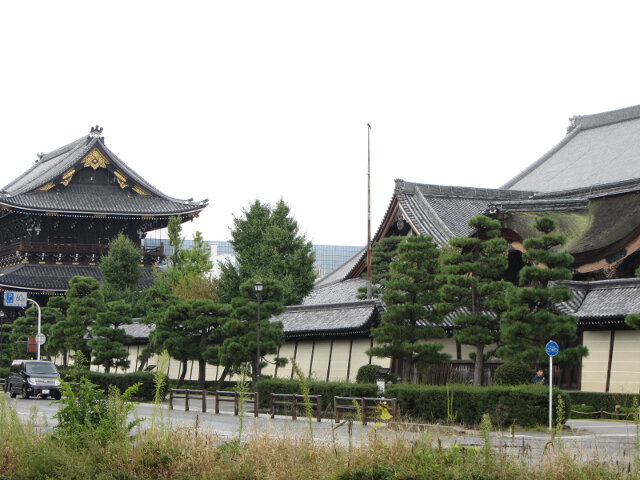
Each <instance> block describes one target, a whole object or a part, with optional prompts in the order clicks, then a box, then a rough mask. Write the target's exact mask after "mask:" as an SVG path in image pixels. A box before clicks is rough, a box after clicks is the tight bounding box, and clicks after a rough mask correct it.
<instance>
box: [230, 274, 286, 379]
mask: <svg viewBox="0 0 640 480" xmlns="http://www.w3.org/2000/svg"><path fill="white" fill-rule="evenodd" d="M256 281H257V280H255V279H249V280H247V281H246V282H244V283H243V284H242V285H240V295H241V296H239V297H236V298H234V299H233V302H232V303H231V305H232V307H233V312H232V314H231V319H230V320H229V321H228V322H227V323H226V324H225V325H224V327H223V334H224V341H223V342H222V346H221V347H220V350H219V356H220V360H221V362H222V364H223V365H225V371H224V372H223V374H222V376H221V379H220V382H222V381H223V380H224V377H225V375H226V374H227V373H228V371H229V370H230V369H234V370H237V369H239V368H240V366H241V365H242V364H245V363H249V364H250V365H251V367H252V372H253V378H254V380H255V375H256V373H257V372H255V371H254V370H255V369H254V368H253V367H254V365H255V359H256V354H257V347H258V345H257V339H256V334H257V324H258V322H257V305H258V303H257V301H256V296H255V295H256V294H255V291H254V285H255V283H256ZM283 311H284V305H283V288H282V285H281V284H280V282H278V281H277V280H273V279H265V280H264V281H263V290H262V302H261V304H260V358H261V359H262V358H264V356H265V355H273V354H276V353H278V348H279V347H280V345H282V344H283V343H284V331H283V329H282V323H281V322H272V321H270V320H269V318H271V317H272V316H273V315H278V314H280V313H282V312H283ZM276 361H279V360H276ZM261 363H262V362H261Z"/></svg>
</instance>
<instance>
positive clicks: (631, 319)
mask: <svg viewBox="0 0 640 480" xmlns="http://www.w3.org/2000/svg"><path fill="white" fill-rule="evenodd" d="M635 274H636V277H640V267H638V268H637V269H636V271H635ZM624 323H626V324H627V325H628V326H629V327H631V328H633V329H635V330H640V313H630V314H629V315H627V316H626V317H625V319H624Z"/></svg>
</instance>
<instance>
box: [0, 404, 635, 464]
mask: <svg viewBox="0 0 640 480" xmlns="http://www.w3.org/2000/svg"><path fill="white" fill-rule="evenodd" d="M6 399H7V400H10V399H9V396H8V395H7V396H6ZM10 401H11V402H14V401H15V406H16V409H17V411H18V414H19V415H20V417H21V418H22V419H23V420H25V421H27V420H28V419H29V418H31V419H32V420H34V422H33V423H34V424H35V425H36V426H37V427H38V428H45V429H50V428H51V427H52V426H53V425H55V423H56V422H55V418H54V415H55V413H56V412H57V410H58V406H59V404H57V403H56V402H52V401H50V400H42V399H29V400H24V399H21V398H18V399H15V400H10ZM190 406H191V409H190V411H189V412H185V411H184V402H183V401H182V403H177V405H176V406H175V408H174V410H172V411H170V410H169V409H168V406H167V405H166V404H165V405H162V406H161V408H159V409H158V408H156V407H155V406H154V405H153V404H147V403H142V404H138V405H137V415H138V417H139V418H144V419H145V421H144V422H143V424H142V428H145V426H149V425H151V422H152V421H154V420H153V418H154V417H155V419H156V421H157V420H162V421H163V422H164V423H165V424H171V425H173V426H175V427H177V428H190V429H193V428H197V429H199V430H200V431H202V432H203V433H212V434H215V435H218V436H220V437H221V438H235V437H236V436H237V434H238V425H239V420H238V417H237V416H234V415H233V407H232V405H230V404H221V413H220V414H219V415H216V414H214V413H212V412H214V411H215V410H214V403H213V399H210V401H209V402H208V403H207V412H206V413H202V412H201V411H200V408H199V407H200V403H199V402H192V403H191V405H190ZM250 410H251V407H247V411H250ZM567 425H568V428H567V429H566V430H565V431H563V433H562V435H560V436H555V437H554V436H552V435H551V434H550V433H549V432H544V431H543V432H526V431H518V432H515V433H514V434H513V435H511V434H508V433H504V432H493V433H492V434H491V442H492V446H493V447H494V448H495V449H498V450H500V451H502V452H504V453H508V454H510V455H517V456H521V457H522V458H523V459H524V460H526V461H539V460H540V459H541V458H542V457H543V456H544V455H546V454H548V453H549V452H558V451H560V450H562V451H563V452H566V453H569V454H570V455H571V456H572V457H574V458H576V459H583V460H593V459H595V458H597V459H600V460H601V461H625V462H628V461H629V459H630V458H633V457H634V456H636V455H638V454H639V453H640V452H638V449H637V446H636V441H637V439H638V436H637V435H638V433H637V431H636V425H635V424H634V423H632V422H612V421H595V420H569V421H568V422H567ZM243 428H244V432H245V433H246V434H247V435H252V434H261V435H264V434H267V435H272V436H277V437H280V438H295V437H301V436H303V435H306V434H308V431H309V425H308V422H307V420H306V419H305V418H300V417H299V418H298V420H297V421H293V420H291V417H284V416H276V417H275V418H274V419H271V418H269V416H268V415H265V414H261V415H260V416H259V417H257V418H254V416H253V414H250V413H247V414H246V415H245V417H244V427H243ZM350 428H351V431H350ZM374 431H375V435H378V436H382V437H393V436H396V435H401V436H402V437H403V438H405V439H407V440H409V441H413V440H417V439H419V438H425V435H426V438H428V439H429V440H430V441H431V442H432V443H433V444H434V445H435V444H438V443H440V444H441V445H443V446H451V445H454V444H457V445H461V446H466V447H480V446H482V445H483V444H484V439H483V437H482V435H481V434H480V433H479V432H477V431H472V430H462V429H457V428H448V427H442V426H433V425H400V426H399V427H398V428H386V427H382V428H375V427H373V426H372V425H368V426H362V425H361V424H360V423H358V422H353V423H352V424H351V425H349V423H344V424H342V425H340V426H337V425H335V424H334V422H333V421H331V420H328V419H323V421H322V422H321V423H316V422H315V420H314V421H313V435H314V438H315V439H316V440H317V441H323V442H333V441H335V442H336V443H338V444H341V445H347V444H348V443H349V441H352V442H354V443H366V442H368V441H369V440H370V439H371V438H372V436H373V435H374Z"/></svg>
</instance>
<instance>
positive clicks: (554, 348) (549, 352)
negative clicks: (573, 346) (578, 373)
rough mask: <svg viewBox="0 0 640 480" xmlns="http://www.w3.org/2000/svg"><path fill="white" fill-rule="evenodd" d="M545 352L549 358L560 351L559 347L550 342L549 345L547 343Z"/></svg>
mask: <svg viewBox="0 0 640 480" xmlns="http://www.w3.org/2000/svg"><path fill="white" fill-rule="evenodd" d="M545 350H546V351H547V355H549V356H550V357H555V356H556V355H557V354H558V352H559V351H560V347H559V346H558V344H557V343H556V342H554V341H553V340H551V341H550V342H549V343H547V346H546V348H545Z"/></svg>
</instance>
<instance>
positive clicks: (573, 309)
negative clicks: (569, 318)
mask: <svg viewBox="0 0 640 480" xmlns="http://www.w3.org/2000/svg"><path fill="white" fill-rule="evenodd" d="M564 283H565V284H566V285H567V286H568V287H569V288H570V289H571V291H572V292H573V295H574V298H573V299H572V300H571V301H569V302H566V303H563V304H561V305H560V307H559V309H560V311H562V312H563V313H566V314H568V315H574V316H576V317H578V318H579V319H580V321H581V323H583V322H584V321H588V320H598V319H612V318H618V319H621V318H624V317H625V316H626V315H628V314H630V313H640V278H626V279H616V280H601V281H596V282H577V281H567V282H564Z"/></svg>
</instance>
